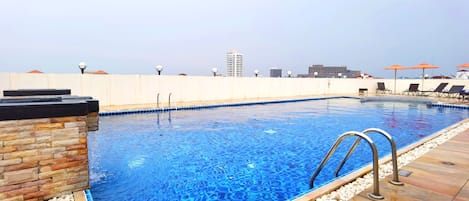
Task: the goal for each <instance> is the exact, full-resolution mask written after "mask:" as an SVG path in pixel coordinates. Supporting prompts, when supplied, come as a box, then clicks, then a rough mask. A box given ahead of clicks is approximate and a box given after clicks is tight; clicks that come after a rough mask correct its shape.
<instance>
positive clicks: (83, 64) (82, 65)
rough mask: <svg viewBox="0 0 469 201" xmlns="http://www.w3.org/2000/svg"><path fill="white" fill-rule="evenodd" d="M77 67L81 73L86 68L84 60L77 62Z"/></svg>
mask: <svg viewBox="0 0 469 201" xmlns="http://www.w3.org/2000/svg"><path fill="white" fill-rule="evenodd" d="M78 68H80V71H81V74H83V73H84V72H85V69H86V64H85V62H80V63H79V64H78Z"/></svg>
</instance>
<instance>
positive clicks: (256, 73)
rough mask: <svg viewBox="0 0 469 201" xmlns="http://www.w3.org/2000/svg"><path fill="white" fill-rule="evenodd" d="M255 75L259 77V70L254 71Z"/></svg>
mask: <svg viewBox="0 0 469 201" xmlns="http://www.w3.org/2000/svg"><path fill="white" fill-rule="evenodd" d="M254 75H255V76H256V77H257V76H258V75H259V70H257V69H256V70H254Z"/></svg>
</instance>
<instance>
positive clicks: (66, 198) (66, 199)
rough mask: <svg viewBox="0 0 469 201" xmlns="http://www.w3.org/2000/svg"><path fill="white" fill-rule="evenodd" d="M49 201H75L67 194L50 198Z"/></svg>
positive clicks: (71, 195)
mask: <svg viewBox="0 0 469 201" xmlns="http://www.w3.org/2000/svg"><path fill="white" fill-rule="evenodd" d="M49 201H75V199H73V194H68V195H62V196H60V197H55V198H52V199H50V200H49Z"/></svg>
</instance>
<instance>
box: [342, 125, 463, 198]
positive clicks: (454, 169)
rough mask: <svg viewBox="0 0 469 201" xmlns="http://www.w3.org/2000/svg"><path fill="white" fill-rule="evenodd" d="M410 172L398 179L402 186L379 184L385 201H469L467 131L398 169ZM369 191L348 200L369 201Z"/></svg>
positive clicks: (384, 180)
mask: <svg viewBox="0 0 469 201" xmlns="http://www.w3.org/2000/svg"><path fill="white" fill-rule="evenodd" d="M400 170H407V171H410V172H412V173H411V174H410V175H409V176H408V177H404V176H400V180H401V181H402V182H404V186H394V185H392V184H390V183H389V182H387V181H388V180H389V179H391V175H390V176H388V177H386V179H382V180H380V193H381V195H383V196H384V200H439V201H444V200H454V201H469V129H467V130H465V131H464V132H461V133H459V134H458V135H456V136H455V137H453V138H452V139H450V140H448V141H446V142H445V143H443V144H442V145H440V146H438V147H436V148H435V149H433V150H431V151H430V152H428V153H426V154H425V155H423V156H422V157H420V158H418V159H416V160H415V161H413V162H411V163H410V164H408V165H406V166H404V167H402V168H400ZM372 191H373V189H372V187H370V188H368V189H366V190H365V191H363V192H361V193H360V194H358V195H357V196H355V197H354V198H352V199H351V200H353V201H359V200H372V199H370V198H368V197H367V193H369V192H372Z"/></svg>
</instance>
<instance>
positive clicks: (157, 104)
mask: <svg viewBox="0 0 469 201" xmlns="http://www.w3.org/2000/svg"><path fill="white" fill-rule="evenodd" d="M159 107H160V93H157V94H156V108H159Z"/></svg>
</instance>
